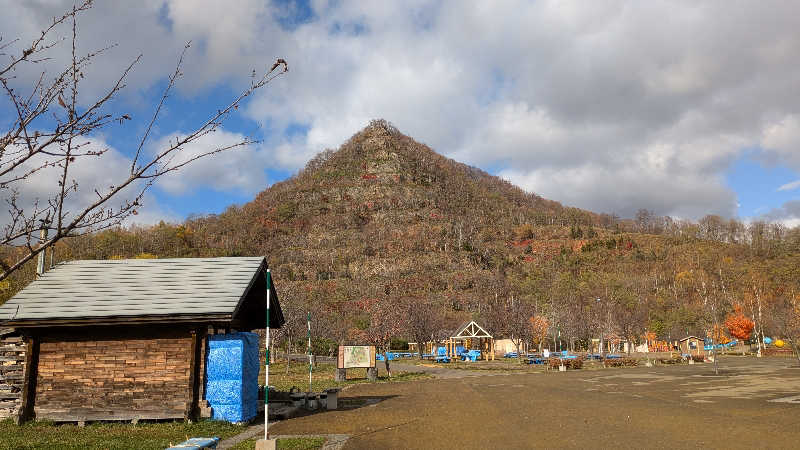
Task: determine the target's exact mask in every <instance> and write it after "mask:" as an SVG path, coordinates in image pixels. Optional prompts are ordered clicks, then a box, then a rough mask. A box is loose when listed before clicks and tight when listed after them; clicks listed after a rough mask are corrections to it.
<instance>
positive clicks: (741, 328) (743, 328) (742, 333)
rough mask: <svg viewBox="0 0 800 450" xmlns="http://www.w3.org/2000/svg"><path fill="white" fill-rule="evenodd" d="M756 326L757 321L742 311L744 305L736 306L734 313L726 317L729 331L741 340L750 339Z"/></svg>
mask: <svg viewBox="0 0 800 450" xmlns="http://www.w3.org/2000/svg"><path fill="white" fill-rule="evenodd" d="M755 326H756V324H755V322H753V321H752V320H750V319H748V318H747V316H745V315H744V314H743V313H742V307H741V306H740V305H736V306H734V307H733V314H729V315H728V317H727V318H726V319H725V327H726V328H727V329H728V333H730V335H731V336H733V337H735V338H736V339H739V340H741V341H746V340H748V339H750V336H752V335H753V328H755ZM742 353H744V350H742Z"/></svg>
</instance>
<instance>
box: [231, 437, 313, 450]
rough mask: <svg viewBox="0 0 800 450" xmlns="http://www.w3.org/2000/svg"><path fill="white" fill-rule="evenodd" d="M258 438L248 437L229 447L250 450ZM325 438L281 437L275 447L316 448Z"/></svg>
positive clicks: (281, 448)
mask: <svg viewBox="0 0 800 450" xmlns="http://www.w3.org/2000/svg"><path fill="white" fill-rule="evenodd" d="M258 439H259V438H253V439H248V440H246V441H242V442H239V443H238V444H236V445H234V446H233V447H231V450H252V449H254V448H256V441H257V440H258ZM323 444H325V438H314V437H308V438H281V439H278V442H277V444H276V447H277V448H278V449H280V450H316V449H319V448H322V445H323Z"/></svg>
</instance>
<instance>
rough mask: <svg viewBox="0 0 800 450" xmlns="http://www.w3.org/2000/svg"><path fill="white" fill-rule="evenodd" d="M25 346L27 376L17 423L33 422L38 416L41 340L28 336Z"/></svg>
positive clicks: (25, 375)
mask: <svg viewBox="0 0 800 450" xmlns="http://www.w3.org/2000/svg"><path fill="white" fill-rule="evenodd" d="M26 338H27V339H26V340H27V342H26V346H25V374H24V380H23V385H22V405H21V407H20V410H19V416H18V420H17V423H24V422H27V421H29V420H32V419H33V418H34V417H35V416H36V414H35V412H34V406H35V404H36V378H37V376H38V372H39V370H38V369H39V338H38V337H36V336H27V337H26Z"/></svg>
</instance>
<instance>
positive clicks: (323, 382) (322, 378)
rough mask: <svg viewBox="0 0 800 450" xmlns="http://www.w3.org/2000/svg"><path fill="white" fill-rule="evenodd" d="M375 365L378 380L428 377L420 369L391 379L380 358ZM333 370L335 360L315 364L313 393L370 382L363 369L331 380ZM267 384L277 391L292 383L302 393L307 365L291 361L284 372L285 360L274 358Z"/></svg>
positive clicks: (284, 389) (333, 374) (290, 386)
mask: <svg viewBox="0 0 800 450" xmlns="http://www.w3.org/2000/svg"><path fill="white" fill-rule="evenodd" d="M379 363H380V364H379V365H378V366H379V367H378V382H379V383H386V382H397V381H412V380H419V379H423V378H430V375H427V374H425V373H422V372H400V371H394V370H393V371H392V378H389V377H387V376H386V373H385V372H384V371H383V370H382V369H383V363H382V362H380V361H379ZM335 372H336V364H334V363H327V362H324V363H322V362H321V363H317V365H316V367H314V370H313V372H312V376H311V384H312V388H313V390H314V392H319V391H322V390H325V389H329V388H336V387H339V388H340V387H344V386H348V385H351V384H358V383H369V380H367V370H366V369H348V370H347V381H343V382H337V381H335V380H334V378H335ZM259 383H260V384H264V368H263V367H262V368H261V374H260V375H259ZM269 385H270V386H274V387H275V388H276V389H278V390H279V391H288V390H289V389H291V388H292V386H295V387H297V388H299V389H300V391H301V392H305V391H307V390H308V364H303V363H300V362H296V361H293V362H292V363H291V364H290V365H289V373H288V374H287V373H286V361H277V362H274V363H272V364H270V366H269Z"/></svg>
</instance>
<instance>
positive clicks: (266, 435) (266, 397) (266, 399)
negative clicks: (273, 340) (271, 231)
mask: <svg viewBox="0 0 800 450" xmlns="http://www.w3.org/2000/svg"><path fill="white" fill-rule="evenodd" d="M271 287H272V280H271V276H270V271H269V269H267V326H266V334H265V335H266V339H265V343H266V345H265V350H266V351H265V352H264V354H265V356H266V358H265V360H266V363H265V364H266V375H265V378H264V440H267V439H269V432H268V429H269V293H270V292H269V291H270V288H271Z"/></svg>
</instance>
